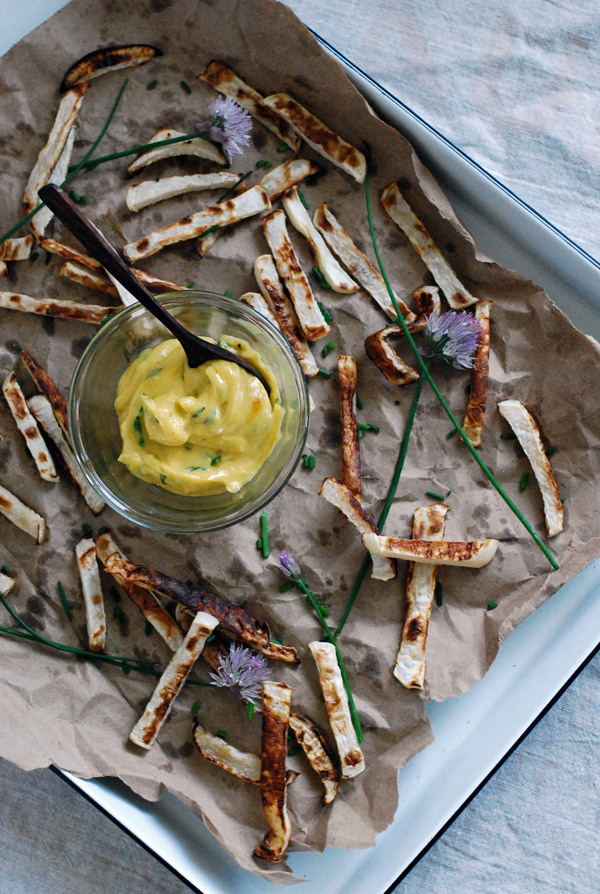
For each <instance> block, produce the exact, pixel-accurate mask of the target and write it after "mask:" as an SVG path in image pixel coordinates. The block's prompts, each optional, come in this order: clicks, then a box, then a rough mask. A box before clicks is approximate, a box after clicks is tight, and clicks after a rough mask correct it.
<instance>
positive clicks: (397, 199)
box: [381, 183, 477, 310]
mask: <svg viewBox="0 0 600 894" xmlns="http://www.w3.org/2000/svg"><path fill="white" fill-rule="evenodd" d="M381 204H382V205H383V207H384V208H385V210H386V211H387V213H388V214H389V215H390V217H391V218H392V220H393V221H394V223H395V224H398V226H399V227H400V229H401V230H402V231H403V232H404V233H405V234H406V236H408V238H409V240H410V241H411V243H412V245H413V248H414V249H415V251H416V252H417V254H418V255H419V257H420V258H421V260H422V261H423V263H424V264H425V266H426V267H427V268H428V269H429V271H430V272H431V274H432V275H433V278H434V279H435V281H436V283H437V284H438V286H439V287H440V289H441V290H442V292H443V293H444V295H445V296H446V300H447V302H448V304H449V305H450V307H451V308H452V309H453V310H461V309H462V308H463V307H468V306H469V304H475V302H476V301H477V298H475V297H474V296H473V295H471V293H470V292H469V291H468V290H467V289H466V288H465V287H464V286H463V285H462V283H461V282H460V280H459V279H458V277H457V276H456V273H455V272H454V270H453V269H452V267H451V266H450V264H449V263H448V261H447V260H446V258H445V257H444V255H443V254H442V253H441V251H440V250H439V248H438V247H437V245H436V244H435V242H434V241H433V239H432V238H431V236H430V235H429V232H428V230H427V229H426V228H425V225H424V224H423V223H421V221H420V220H419V218H418V217H417V216H416V214H414V213H413V211H412V209H411V207H410V205H409V204H408V202H407V201H406V199H405V198H404V196H403V195H402V193H401V192H400V189H399V188H398V184H397V183H392V184H390V186H388V187H387V189H386V190H385V191H384V193H383V195H382V196H381Z"/></svg>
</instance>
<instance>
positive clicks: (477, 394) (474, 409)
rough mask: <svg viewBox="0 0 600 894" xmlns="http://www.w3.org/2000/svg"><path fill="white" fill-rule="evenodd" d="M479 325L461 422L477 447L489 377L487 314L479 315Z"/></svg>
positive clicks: (479, 441)
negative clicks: (469, 383)
mask: <svg viewBox="0 0 600 894" xmlns="http://www.w3.org/2000/svg"><path fill="white" fill-rule="evenodd" d="M479 325H480V327H481V332H480V335H479V344H478V346H477V354H476V355H475V366H474V367H473V375H472V377H471V394H470V396H469V403H468V404H467V409H466V410H465V421H464V422H463V430H464V432H465V434H466V435H467V437H468V438H469V440H470V442H471V444H472V445H473V447H479V446H480V445H481V432H482V430H483V420H484V418H485V408H486V407H487V398H488V381H489V377H490V318H489V316H485V317H480V318H479Z"/></svg>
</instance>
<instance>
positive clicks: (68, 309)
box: [0, 292, 121, 326]
mask: <svg viewBox="0 0 600 894" xmlns="http://www.w3.org/2000/svg"><path fill="white" fill-rule="evenodd" d="M0 307H3V308H4V309H5V310H20V311H21V312H22V313H26V314H40V315H41V316H45V317H59V318H60V319H63V320H81V322H82V323H94V324H95V325H96V326H99V325H100V323H101V322H102V320H103V319H104V318H105V317H111V316H112V315H113V314H116V313H118V312H119V311H120V310H121V308H120V307H100V306H99V305H97V304H77V303H76V302H75V301H54V300H53V299H50V298H30V297H29V296H28V295H19V294H17V293H16V292H0Z"/></svg>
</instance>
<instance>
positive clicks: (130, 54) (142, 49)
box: [60, 44, 162, 93]
mask: <svg viewBox="0 0 600 894" xmlns="http://www.w3.org/2000/svg"><path fill="white" fill-rule="evenodd" d="M156 56H162V51H161V50H159V49H158V47H150V46H146V45H145V44H133V45H130V46H122V47H105V48H104V49H101V50H94V52H93V53H88V54H87V55H86V56H83V57H82V58H81V59H80V60H79V61H78V62H75V63H74V64H73V65H72V66H71V67H70V69H69V70H68V72H67V73H66V75H65V76H64V78H63V80H62V84H61V85H60V92H61V93H65V91H66V90H70V89H71V88H72V87H76V86H77V85H78V84H84V83H86V82H87V81H91V80H92V79H93V78H98V77H100V75H103V74H107V73H108V72H110V71H119V70H120V69H121V68H132V67H135V66H138V65H143V64H144V62H150V60H151V59H154V58H155V57H156Z"/></svg>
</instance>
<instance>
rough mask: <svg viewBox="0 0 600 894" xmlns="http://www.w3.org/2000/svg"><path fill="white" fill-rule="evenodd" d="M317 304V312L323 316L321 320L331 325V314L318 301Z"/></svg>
mask: <svg viewBox="0 0 600 894" xmlns="http://www.w3.org/2000/svg"><path fill="white" fill-rule="evenodd" d="M317 304H318V305H319V310H320V311H321V313H322V314H323V319H324V320H325V322H326V323H331V321H332V320H333V317H332V316H331V314H330V313H329V311H328V310H327V308H326V307H325V306H324V305H323V304H321V302H320V301H317Z"/></svg>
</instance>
